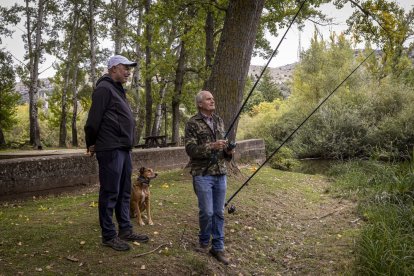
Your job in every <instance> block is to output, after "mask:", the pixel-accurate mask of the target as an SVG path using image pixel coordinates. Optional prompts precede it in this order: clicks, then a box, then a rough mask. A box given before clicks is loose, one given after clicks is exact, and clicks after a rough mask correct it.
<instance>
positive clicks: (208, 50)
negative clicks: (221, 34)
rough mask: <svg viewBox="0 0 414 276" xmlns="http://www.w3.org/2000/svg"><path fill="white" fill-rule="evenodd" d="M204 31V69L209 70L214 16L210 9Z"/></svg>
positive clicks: (212, 50) (212, 55)
mask: <svg viewBox="0 0 414 276" xmlns="http://www.w3.org/2000/svg"><path fill="white" fill-rule="evenodd" d="M210 2H214V0H210ZM204 30H205V32H206V69H207V70H210V69H211V66H212V62H213V57H214V16H213V12H212V11H211V9H209V10H208V12H207V17H206V25H205V26H204ZM204 85H206V84H204Z"/></svg>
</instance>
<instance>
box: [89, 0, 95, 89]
mask: <svg viewBox="0 0 414 276" xmlns="http://www.w3.org/2000/svg"><path fill="white" fill-rule="evenodd" d="M94 18H95V6H94V0H89V43H90V52H91V53H90V54H91V57H90V58H91V78H90V80H91V82H92V90H94V89H95V86H96V70H95V68H96V46H95V19H94Z"/></svg>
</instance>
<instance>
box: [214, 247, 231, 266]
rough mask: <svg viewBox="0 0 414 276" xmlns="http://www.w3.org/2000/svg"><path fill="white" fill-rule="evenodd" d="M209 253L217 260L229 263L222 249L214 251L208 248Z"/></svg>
mask: <svg viewBox="0 0 414 276" xmlns="http://www.w3.org/2000/svg"><path fill="white" fill-rule="evenodd" d="M210 254H211V255H212V256H213V257H214V258H216V259H217V261H219V262H221V263H223V264H225V265H228V264H229V259H227V258H226V256H225V255H224V251H215V250H214V249H213V248H211V249H210Z"/></svg>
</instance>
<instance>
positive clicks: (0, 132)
mask: <svg viewBox="0 0 414 276" xmlns="http://www.w3.org/2000/svg"><path fill="white" fill-rule="evenodd" d="M5 145H6V140H5V139H4V134H3V130H2V129H1V127H0V148H1V147H4V146H5Z"/></svg>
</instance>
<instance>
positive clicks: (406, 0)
mask: <svg viewBox="0 0 414 276" xmlns="http://www.w3.org/2000/svg"><path fill="white" fill-rule="evenodd" d="M15 2H16V1H15V0H0V5H1V6H11V5H12V4H13V3H15ZM396 2H398V3H399V4H400V5H401V6H402V7H403V8H404V9H405V10H406V11H407V10H409V9H410V8H413V6H414V4H413V1H412V0H398V1H396ZM321 9H322V11H323V13H325V14H327V15H329V16H330V17H332V18H333V19H334V23H335V24H333V25H331V26H317V28H318V29H319V32H320V33H321V34H322V35H323V36H324V37H325V38H328V37H329V33H330V32H331V31H335V32H336V33H340V32H342V31H344V30H345V29H346V19H347V18H348V17H349V16H350V15H351V14H352V8H351V6H350V4H347V5H346V6H345V7H344V8H343V9H341V10H337V9H336V8H335V7H334V6H333V5H331V4H326V5H323V6H322V7H321ZM314 28H315V27H314V24H313V23H312V22H310V21H307V22H306V24H305V28H304V30H303V31H301V32H300V33H299V31H298V29H297V27H296V26H295V25H293V26H292V28H291V29H290V30H289V32H288V34H287V35H286V38H285V40H284V41H283V42H282V44H281V45H280V48H279V53H278V54H277V55H276V56H275V57H273V59H272V62H271V63H270V65H269V66H270V67H277V66H282V65H285V64H290V63H294V62H297V61H298V49H299V37H300V40H301V46H302V49H304V50H306V49H308V48H309V45H310V40H311V37H312V35H313V32H314ZM284 32H285V30H280V31H279V37H276V38H275V37H272V38H271V47H272V48H274V47H276V45H277V44H278V42H279V40H280V37H281V36H282V35H283V33H284ZM22 33H23V30H22V29H21V28H20V29H19V28H16V31H15V33H14V35H13V37H12V38H5V39H3V44H2V45H1V46H0V47H1V48H5V49H7V50H9V51H10V52H11V53H12V54H13V55H14V56H15V57H16V58H17V59H20V60H22V58H23V54H24V48H23V43H22V40H21V35H22ZM110 46H111V45H107V47H110ZM55 61H57V60H56V58H55V57H52V56H46V62H44V63H43V64H42V65H40V72H43V73H42V74H41V75H40V77H41V78H46V77H52V76H53V75H54V72H55V71H54V69H53V68H52V67H51V65H52V64H53V62H55ZM266 62H267V60H263V59H262V58H259V57H253V58H252V61H251V63H252V64H254V65H265V64H266ZM15 63H18V62H17V61H15Z"/></svg>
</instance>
